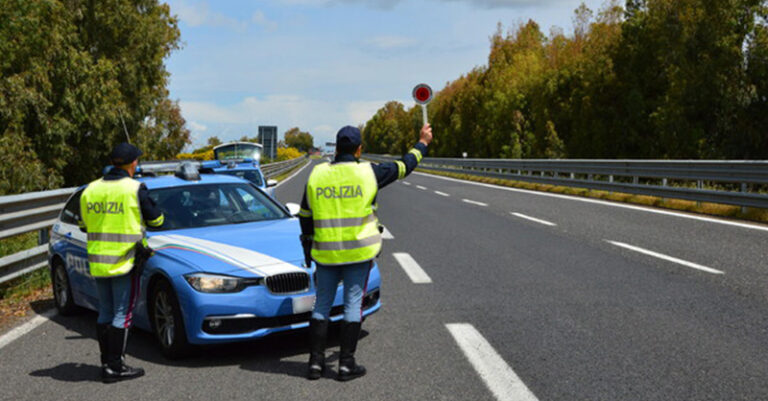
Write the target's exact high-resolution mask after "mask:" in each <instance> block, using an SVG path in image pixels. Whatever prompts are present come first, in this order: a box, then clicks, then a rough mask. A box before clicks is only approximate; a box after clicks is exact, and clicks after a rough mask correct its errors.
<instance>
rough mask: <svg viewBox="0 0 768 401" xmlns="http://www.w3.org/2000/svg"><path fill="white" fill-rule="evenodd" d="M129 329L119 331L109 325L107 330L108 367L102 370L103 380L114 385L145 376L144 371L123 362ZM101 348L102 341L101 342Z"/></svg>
mask: <svg viewBox="0 0 768 401" xmlns="http://www.w3.org/2000/svg"><path fill="white" fill-rule="evenodd" d="M127 339H128V329H118V328H116V327H114V326H112V325H111V324H110V325H107V328H106V341H105V344H106V365H103V366H102V368H101V380H102V381H103V382H104V383H114V382H116V381H120V380H129V379H135V378H137V377H141V376H144V369H142V368H132V367H130V366H128V365H126V364H125V363H124V362H123V358H124V353H125V343H126V340H127ZM99 345H100V346H101V341H99Z"/></svg>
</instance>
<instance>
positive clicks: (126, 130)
mask: <svg viewBox="0 0 768 401" xmlns="http://www.w3.org/2000/svg"><path fill="white" fill-rule="evenodd" d="M117 113H118V114H119V115H120V122H122V123H123V131H124V132H125V138H126V139H127V140H128V143H131V136H130V135H128V128H126V126H125V120H123V113H122V112H121V111H120V109H117Z"/></svg>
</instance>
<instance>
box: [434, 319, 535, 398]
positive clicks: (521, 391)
mask: <svg viewBox="0 0 768 401" xmlns="http://www.w3.org/2000/svg"><path fill="white" fill-rule="evenodd" d="M445 327H446V328H448V331H449V332H450V333H451V335H452V336H453V339H454V340H456V343H457V344H459V348H461V350H462V351H463V352H464V355H465V356H466V357H467V359H469V363H471V364H472V367H473V368H475V371H477V374H478V375H479V376H480V378H481V379H483V381H484V382H485V385H486V386H488V389H489V390H491V392H492V393H493V395H494V396H495V397H496V399H497V400H499V401H538V398H536V396H535V395H533V393H532V392H531V390H529V389H528V387H527V386H526V385H525V383H523V381H522V380H520V377H518V376H517V374H516V373H515V371H514V370H512V368H511V367H510V366H509V365H507V363H506V362H505V361H504V359H503V358H502V357H501V355H499V354H498V353H497V352H496V350H494V349H493V347H492V346H491V344H489V343H488V341H487V340H486V339H485V338H484V337H483V335H482V334H480V332H478V331H477V329H475V328H474V327H473V326H472V325H471V324H469V323H450V324H446V325H445Z"/></svg>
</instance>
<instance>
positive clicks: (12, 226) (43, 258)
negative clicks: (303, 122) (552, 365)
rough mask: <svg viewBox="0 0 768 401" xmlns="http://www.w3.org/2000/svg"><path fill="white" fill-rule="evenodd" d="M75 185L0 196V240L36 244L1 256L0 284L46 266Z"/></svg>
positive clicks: (277, 166)
mask: <svg viewBox="0 0 768 401" xmlns="http://www.w3.org/2000/svg"><path fill="white" fill-rule="evenodd" d="M306 160H307V158H306V157H303V156H302V157H298V158H295V159H292V160H286V161H282V162H277V163H269V164H264V165H262V166H261V170H262V172H263V173H264V176H265V177H267V178H271V177H275V176H277V175H280V174H281V173H283V172H285V171H287V170H290V169H292V168H294V167H296V166H298V165H299V164H300V163H302V162H303V161H306ZM76 189H77V188H74V187H73V188H63V189H54V190H51V191H40V192H29V193H25V194H19V195H8V196H0V240H1V239H4V238H8V237H12V236H15V235H18V234H24V233H28V232H33V231H38V233H39V235H38V246H37V247H34V248H32V249H27V250H24V251H21V252H17V253H14V254H12V255H8V256H4V257H1V258H0V284H2V283H4V282H6V281H9V280H13V279H14V278H16V277H19V276H21V275H23V274H26V273H29V272H31V271H33V270H37V269H40V268H42V267H45V266H47V265H48V245H47V243H48V229H49V228H50V227H51V226H52V225H53V223H54V222H55V221H56V218H57V217H58V215H59V212H61V209H62V208H63V207H64V204H65V202H66V201H67V199H68V198H69V196H70V195H71V194H72V193H73V192H75V190H76Z"/></svg>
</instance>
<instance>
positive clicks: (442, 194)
mask: <svg viewBox="0 0 768 401" xmlns="http://www.w3.org/2000/svg"><path fill="white" fill-rule="evenodd" d="M435 193H436V194H438V195H440V196H451V195H448V194H447V193H445V192H440V191H435Z"/></svg>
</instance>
